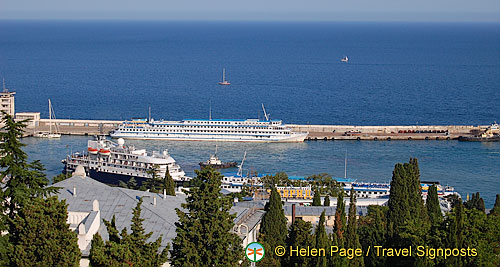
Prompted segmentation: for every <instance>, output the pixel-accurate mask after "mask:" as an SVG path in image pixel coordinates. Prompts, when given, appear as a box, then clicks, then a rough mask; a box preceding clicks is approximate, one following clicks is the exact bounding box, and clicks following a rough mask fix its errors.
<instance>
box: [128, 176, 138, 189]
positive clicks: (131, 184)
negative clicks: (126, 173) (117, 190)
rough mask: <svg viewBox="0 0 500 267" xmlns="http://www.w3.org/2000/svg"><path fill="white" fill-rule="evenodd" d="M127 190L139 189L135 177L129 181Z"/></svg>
mask: <svg viewBox="0 0 500 267" xmlns="http://www.w3.org/2000/svg"><path fill="white" fill-rule="evenodd" d="M127 188H128V189H137V182H136V181H135V178H134V177H130V179H128V182H127Z"/></svg>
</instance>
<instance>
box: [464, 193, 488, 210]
mask: <svg viewBox="0 0 500 267" xmlns="http://www.w3.org/2000/svg"><path fill="white" fill-rule="evenodd" d="M465 207H466V208H467V209H477V210H480V211H482V212H485V209H486V208H485V206H484V200H483V198H482V197H481V196H480V195H479V192H477V193H475V194H472V198H471V199H470V200H469V201H467V202H466V203H465Z"/></svg>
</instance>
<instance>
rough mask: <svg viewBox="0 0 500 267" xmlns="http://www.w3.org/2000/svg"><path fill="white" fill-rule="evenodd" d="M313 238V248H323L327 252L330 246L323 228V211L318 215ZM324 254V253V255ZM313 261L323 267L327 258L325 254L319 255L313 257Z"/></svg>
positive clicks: (326, 262)
mask: <svg viewBox="0 0 500 267" xmlns="http://www.w3.org/2000/svg"><path fill="white" fill-rule="evenodd" d="M314 239H315V245H316V246H315V248H317V249H318V250H319V249H322V248H323V249H325V253H326V254H328V251H329V247H330V240H329V239H328V235H327V234H326V230H325V211H324V210H323V212H322V213H321V216H320V217H319V222H318V225H317V226H316V231H315V232H314ZM326 254H325V255H326ZM314 261H315V266H318V267H325V266H327V264H328V258H327V257H326V256H325V257H323V256H319V257H315V258H314Z"/></svg>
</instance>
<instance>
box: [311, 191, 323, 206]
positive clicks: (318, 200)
mask: <svg viewBox="0 0 500 267" xmlns="http://www.w3.org/2000/svg"><path fill="white" fill-rule="evenodd" d="M312 205H313V206H321V194H320V192H319V188H318V187H315V188H314V196H313V202H312Z"/></svg>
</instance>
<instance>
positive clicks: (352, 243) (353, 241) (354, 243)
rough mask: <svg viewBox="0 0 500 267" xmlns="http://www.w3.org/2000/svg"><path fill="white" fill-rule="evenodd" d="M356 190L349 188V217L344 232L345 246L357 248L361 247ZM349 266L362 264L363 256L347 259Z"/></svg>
mask: <svg viewBox="0 0 500 267" xmlns="http://www.w3.org/2000/svg"><path fill="white" fill-rule="evenodd" d="M356 216H357V214H356V192H354V188H351V193H350V201H349V219H348V220H347V232H346V247H347V248H352V249H357V248H361V243H360V242H359V236H358V232H357V231H358V230H357V229H358V223H357V218H356ZM348 263H349V266H364V262H363V257H354V258H353V259H352V260H350V261H348Z"/></svg>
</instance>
